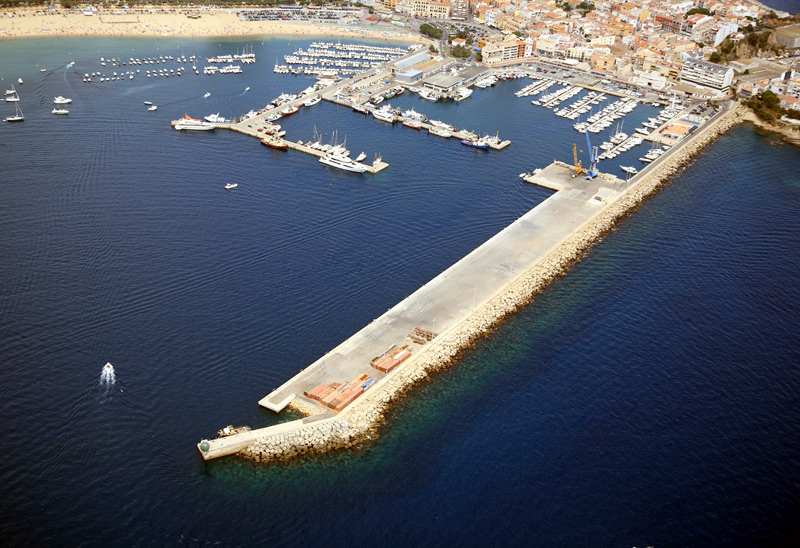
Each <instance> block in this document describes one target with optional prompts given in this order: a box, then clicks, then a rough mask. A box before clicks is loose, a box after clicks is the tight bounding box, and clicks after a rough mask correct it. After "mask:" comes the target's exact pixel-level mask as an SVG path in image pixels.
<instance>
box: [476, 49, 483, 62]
mask: <svg viewBox="0 0 800 548" xmlns="http://www.w3.org/2000/svg"><path fill="white" fill-rule="evenodd" d="M475 60H476V61H478V62H479V63H480V62H481V61H483V55H482V54H481V52H479V51H476V52H475Z"/></svg>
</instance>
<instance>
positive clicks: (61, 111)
mask: <svg viewBox="0 0 800 548" xmlns="http://www.w3.org/2000/svg"><path fill="white" fill-rule="evenodd" d="M53 114H69V111H68V110H67V109H65V108H57V107H56V108H54V109H53Z"/></svg>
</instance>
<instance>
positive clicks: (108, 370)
mask: <svg viewBox="0 0 800 548" xmlns="http://www.w3.org/2000/svg"><path fill="white" fill-rule="evenodd" d="M100 384H101V385H104V386H105V387H106V393H108V390H109V388H111V387H112V386H113V385H115V384H117V375H116V373H115V372H114V366H113V365H111V362H108V363H107V364H105V365H104V366H103V369H102V371H101V372H100Z"/></svg>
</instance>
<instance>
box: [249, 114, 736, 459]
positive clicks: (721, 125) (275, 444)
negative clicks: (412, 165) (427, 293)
mask: <svg viewBox="0 0 800 548" xmlns="http://www.w3.org/2000/svg"><path fill="white" fill-rule="evenodd" d="M745 119H746V112H745V109H744V107H742V106H740V105H736V106H735V107H732V108H731V109H730V110H729V111H727V112H726V113H725V114H723V115H721V116H720V118H718V119H717V120H714V121H712V122H709V124H710V125H708V126H707V127H704V128H702V129H701V130H699V131H698V134H697V135H695V136H694V138H693V139H692V140H691V141H690V142H687V143H685V144H683V145H682V146H681V147H680V148H679V149H678V150H675V151H674V152H673V153H671V154H668V155H667V157H665V158H663V159H662V160H660V161H659V162H658V163H657V164H655V165H651V166H650V167H649V168H648V169H647V170H646V171H645V172H644V173H642V174H640V175H639V176H638V177H639V179H638V181H636V184H634V185H632V186H631V187H630V188H629V189H628V190H627V191H626V192H625V193H623V194H622V195H620V196H619V197H618V198H617V199H615V200H614V201H613V202H612V203H611V204H609V205H608V206H607V207H606V208H604V209H602V210H600V211H599V212H598V213H597V214H596V215H595V216H593V217H590V218H589V219H587V220H586V222H584V224H583V225H581V226H580V227H578V228H577V229H576V230H575V231H573V232H572V233H571V234H570V236H569V237H567V238H566V239H565V240H563V241H562V242H561V243H560V244H558V245H557V246H556V247H555V248H554V249H553V250H552V251H551V252H550V253H549V254H548V255H547V256H546V257H545V258H544V259H543V260H542V261H540V262H539V263H538V264H537V265H536V266H534V267H533V268H532V269H530V270H529V271H527V272H526V273H524V274H522V275H520V276H519V277H518V278H517V279H516V280H514V281H513V282H512V283H510V284H508V285H507V286H506V287H503V288H500V289H499V290H498V292H497V293H496V294H495V296H494V297H493V298H491V299H490V300H488V301H487V302H485V303H484V304H483V305H481V306H480V307H479V308H478V309H477V310H476V311H475V312H473V313H472V314H471V315H470V316H469V318H467V319H466V320H464V321H463V322H461V323H460V324H458V325H455V326H453V327H452V328H450V329H448V330H447V331H445V332H443V333H440V334H439V335H438V336H437V337H436V339H435V340H434V341H433V342H432V343H429V344H430V346H429V347H427V348H426V349H425V351H424V352H420V353H419V354H418V355H417V356H415V357H414V359H411V360H408V361H407V362H406V363H404V364H403V365H402V366H401V367H399V368H397V369H396V370H395V371H393V372H392V373H390V374H389V375H387V376H386V377H385V378H384V379H383V380H382V381H381V382H380V383H378V384H377V385H376V386H375V387H374V388H372V389H371V390H369V391H368V392H366V393H365V394H364V395H363V396H362V397H360V398H359V399H357V400H356V401H355V402H353V403H352V404H351V405H350V406H348V407H347V408H346V409H345V410H344V411H342V412H341V413H339V414H338V415H336V416H335V417H333V418H330V419H321V420H317V421H313V422H308V423H307V424H304V425H303V426H302V427H300V428H298V429H296V430H295V431H292V432H289V433H283V434H278V435H274V436H271V437H268V438H264V437H262V438H259V439H258V440H257V441H256V442H255V443H254V444H253V445H251V446H250V447H248V448H247V449H244V450H243V451H241V452H240V455H242V456H244V457H246V458H249V459H252V460H255V461H256V462H273V461H279V460H287V459H292V458H295V457H297V456H299V455H304V454H313V453H318V452H327V451H330V450H334V449H342V448H347V447H352V446H354V445H356V444H358V443H361V442H362V441H365V440H367V439H373V438H375V437H377V435H378V434H379V432H378V429H379V427H380V425H381V424H383V423H384V422H385V421H384V414H385V413H386V411H387V410H388V408H389V406H390V405H391V404H393V403H395V402H397V401H399V400H400V399H402V398H403V396H404V395H405V394H406V392H408V390H409V389H411V388H412V387H413V386H415V385H416V384H418V383H421V382H424V381H425V380H427V379H428V378H429V375H430V374H431V373H432V372H435V371H437V370H440V369H444V368H446V367H448V366H449V365H450V364H451V363H453V361H454V360H456V359H458V357H459V355H460V353H461V352H462V351H463V350H465V349H467V348H469V347H470V346H471V345H472V344H473V343H474V341H475V340H476V339H478V338H480V337H482V336H486V335H487V334H488V333H490V332H491V331H492V330H493V329H495V328H496V327H497V326H499V325H500V324H501V323H502V322H503V320H504V319H505V318H507V317H508V316H509V315H511V314H513V313H514V312H516V311H517V310H518V309H519V308H520V307H522V306H525V305H526V304H529V303H530V302H531V301H532V300H533V299H534V298H535V297H536V295H538V294H539V293H541V292H542V290H543V289H544V288H545V287H546V286H547V285H548V284H549V283H551V282H552V281H553V280H555V279H557V278H559V277H561V276H563V275H564V274H565V273H566V272H567V271H568V270H569V268H570V267H571V266H572V265H573V264H574V263H575V262H577V261H579V260H580V259H581V257H582V256H583V255H584V254H585V253H586V252H587V251H588V250H589V249H590V248H591V247H592V245H593V244H594V243H595V242H597V241H598V240H599V239H600V238H602V237H603V235H604V234H605V233H606V232H608V231H609V230H612V229H613V228H614V226H615V225H616V224H617V223H618V222H619V221H621V220H623V219H625V218H626V217H627V216H628V215H630V214H631V213H632V212H633V211H635V210H636V208H637V207H638V205H639V204H640V203H642V202H643V201H644V200H646V199H648V198H649V197H650V196H652V195H654V194H655V193H657V192H658V191H659V189H660V188H661V187H662V186H663V185H664V184H665V183H666V181H668V180H669V179H670V178H671V177H672V176H673V175H674V174H675V173H677V172H678V171H680V170H681V169H682V168H683V167H684V166H685V165H686V164H688V163H689V162H690V161H691V160H692V159H693V158H694V157H695V156H696V155H698V154H699V153H700V152H702V150H703V149H704V148H705V147H706V146H707V145H709V144H711V143H712V142H714V141H715V140H716V139H717V138H718V137H719V136H720V135H722V134H724V133H725V132H727V131H728V130H729V129H730V128H732V127H733V126H735V125H737V124H740V123H742V122H743V121H745ZM290 406H291V407H292V408H293V409H294V410H296V411H299V412H301V413H303V414H305V415H311V414H315V413H319V412H320V411H321V408H319V407H317V406H315V405H313V404H309V403H307V402H304V401H301V400H299V399H295V400H294V401H293V402H292V403H291V404H290Z"/></svg>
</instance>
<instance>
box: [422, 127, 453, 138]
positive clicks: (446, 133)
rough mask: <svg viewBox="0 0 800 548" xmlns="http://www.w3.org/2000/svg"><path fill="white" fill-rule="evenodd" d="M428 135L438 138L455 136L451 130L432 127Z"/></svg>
mask: <svg viewBox="0 0 800 548" xmlns="http://www.w3.org/2000/svg"><path fill="white" fill-rule="evenodd" d="M428 133H430V134H431V135H436V136H438V137H452V136H453V134H452V132H451V131H450V130H449V129H445V128H443V127H439V126H431V127H430V128H429V129H428Z"/></svg>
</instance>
